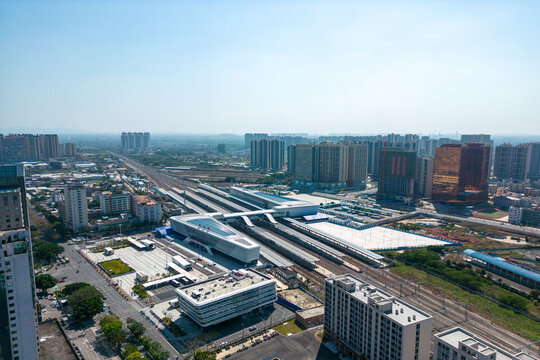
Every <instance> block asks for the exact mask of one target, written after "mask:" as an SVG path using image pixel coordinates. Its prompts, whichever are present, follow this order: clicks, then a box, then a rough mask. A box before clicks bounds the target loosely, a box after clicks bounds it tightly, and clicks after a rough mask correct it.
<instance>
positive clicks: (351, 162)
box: [288, 143, 368, 190]
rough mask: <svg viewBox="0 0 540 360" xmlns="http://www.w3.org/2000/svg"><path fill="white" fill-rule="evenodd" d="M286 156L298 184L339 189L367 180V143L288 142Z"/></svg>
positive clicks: (360, 184) (358, 185) (364, 182)
mask: <svg viewBox="0 0 540 360" xmlns="http://www.w3.org/2000/svg"><path fill="white" fill-rule="evenodd" d="M288 159H289V165H288V166H289V168H288V169H289V172H291V173H294V178H295V184H296V185H297V186H301V187H308V188H319V189H329V190H339V189H343V188H346V187H350V188H363V187H364V186H365V184H366V182H367V168H368V145H367V144H333V143H323V144H319V145H311V144H297V145H291V146H289V148H288Z"/></svg>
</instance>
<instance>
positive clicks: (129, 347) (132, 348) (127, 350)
mask: <svg viewBox="0 0 540 360" xmlns="http://www.w3.org/2000/svg"><path fill="white" fill-rule="evenodd" d="M134 352H139V348H137V347H136V346H135V345H133V344H127V345H126V346H125V348H124V352H123V353H122V354H123V355H124V357H127V356H128V355H130V354H133V353H134Z"/></svg>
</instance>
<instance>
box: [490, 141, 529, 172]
mask: <svg viewBox="0 0 540 360" xmlns="http://www.w3.org/2000/svg"><path fill="white" fill-rule="evenodd" d="M528 154H529V146H528V145H518V146H512V145H510V144H504V145H499V146H497V147H495V161H494V162H493V176H494V177H496V178H497V179H501V180H520V181H523V180H525V175H526V172H527V161H528Z"/></svg>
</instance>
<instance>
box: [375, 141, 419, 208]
mask: <svg viewBox="0 0 540 360" xmlns="http://www.w3.org/2000/svg"><path fill="white" fill-rule="evenodd" d="M415 175H416V152H414V151H408V150H401V149H396V148H382V149H381V150H380V153H379V174H378V180H379V184H378V189H377V196H379V197H383V198H384V197H395V198H399V199H403V200H410V199H412V198H413V197H414V179H415Z"/></svg>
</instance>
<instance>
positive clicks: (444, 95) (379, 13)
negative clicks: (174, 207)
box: [0, 0, 540, 134]
mask: <svg viewBox="0 0 540 360" xmlns="http://www.w3.org/2000/svg"><path fill="white" fill-rule="evenodd" d="M539 19H540V1H502V2H487V1H486V2H482V1H464V2H455V1H440V2H437V1H425V2H423V1H410V2H408V3H405V1H399V2H390V1H378V2H364V1H330V0H329V1H324V2H318V1H294V0H289V1H268V0H266V1H225V0H220V1H207V0H203V1H200V0H199V1H141V2H136V1H127V0H125V1H103V2H99V1H67V0H66V1H35V2H34V1H24V0H23V1H21V0H19V1H5V0H4V1H0V130H1V129H7V128H20V127H25V128H29V129H32V128H55V129H66V130H72V131H76V132H77V131H93V132H94V131H95V132H119V131H122V130H137V131H139V130H144V131H151V132H155V133H157V132H173V133H244V132H252V131H263V132H308V133H344V132H352V133H384V132H401V133H404V132H416V133H437V132H442V133H455V132H456V131H458V132H460V133H461V132H465V133H467V132H469V133H470V132H484V133H492V134H496V133H527V134H531V133H534V134H540V20H539Z"/></svg>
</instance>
